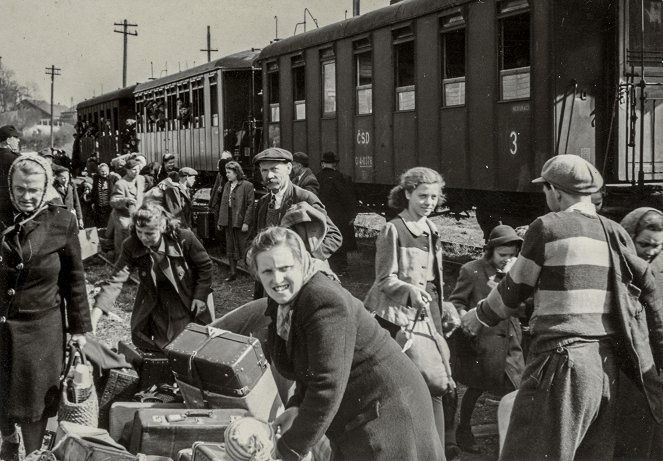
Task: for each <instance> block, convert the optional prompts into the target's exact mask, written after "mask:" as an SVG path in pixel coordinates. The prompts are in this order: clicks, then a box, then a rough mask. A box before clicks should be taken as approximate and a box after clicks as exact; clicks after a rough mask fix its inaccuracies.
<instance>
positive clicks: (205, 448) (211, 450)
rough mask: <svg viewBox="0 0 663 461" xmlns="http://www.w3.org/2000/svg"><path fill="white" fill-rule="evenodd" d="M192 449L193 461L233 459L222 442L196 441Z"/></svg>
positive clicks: (226, 460) (224, 460) (230, 460)
mask: <svg viewBox="0 0 663 461" xmlns="http://www.w3.org/2000/svg"><path fill="white" fill-rule="evenodd" d="M191 451H192V456H191V461H233V460H232V458H231V457H230V456H228V455H227V454H226V450H225V447H224V445H223V444H222V443H209V442H196V443H194V444H193V447H191Z"/></svg>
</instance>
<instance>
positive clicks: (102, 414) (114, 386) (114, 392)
mask: <svg viewBox="0 0 663 461" xmlns="http://www.w3.org/2000/svg"><path fill="white" fill-rule="evenodd" d="M139 381H140V378H139V377H138V373H136V370H134V369H133V368H115V369H112V370H110V372H109V374H108V379H107V380H106V383H105V384H104V386H103V388H102V389H103V391H102V392H100V393H99V427H101V428H104V429H107V428H108V417H109V412H110V407H111V405H112V404H113V402H117V401H130V400H131V399H132V397H133V395H134V394H135V393H136V391H137V390H138V383H139Z"/></svg>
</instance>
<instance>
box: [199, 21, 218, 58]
mask: <svg viewBox="0 0 663 461" xmlns="http://www.w3.org/2000/svg"><path fill="white" fill-rule="evenodd" d="M200 51H206V52H207V62H210V61H212V51H219V50H216V49H213V48H212V38H211V35H210V31H209V26H207V48H205V49H202V50H200Z"/></svg>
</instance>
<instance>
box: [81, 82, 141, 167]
mask: <svg viewBox="0 0 663 461" xmlns="http://www.w3.org/2000/svg"><path fill="white" fill-rule="evenodd" d="M135 88H136V85H131V86H128V87H126V88H122V89H119V90H116V91H111V92H109V93H105V94H102V95H100V96H97V97H95V98H90V99H87V100H85V101H83V102H81V103H79V104H78V106H76V111H77V116H78V121H77V124H76V131H77V133H76V137H77V148H76V149H75V151H76V152H74V154H73V155H74V157H77V158H76V159H77V160H78V161H79V162H81V163H82V165H83V166H84V165H85V161H86V160H87V158H88V157H90V156H91V155H93V154H95V152H98V154H99V158H100V160H101V161H103V162H110V160H111V159H112V158H114V157H115V156H116V155H117V154H118V153H122V135H123V132H124V130H125V129H126V127H127V120H135V118H136V116H135V110H134V96H133V92H134V89H135ZM130 123H131V122H130Z"/></svg>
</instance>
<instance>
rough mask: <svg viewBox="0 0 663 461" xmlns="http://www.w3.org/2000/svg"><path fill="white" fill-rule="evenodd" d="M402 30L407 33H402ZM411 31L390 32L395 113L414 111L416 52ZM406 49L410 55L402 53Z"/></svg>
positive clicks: (398, 30) (397, 30) (408, 29)
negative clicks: (408, 49)
mask: <svg viewBox="0 0 663 461" xmlns="http://www.w3.org/2000/svg"><path fill="white" fill-rule="evenodd" d="M403 30H407V32H405V33H403V32H402V31H403ZM411 30H412V29H411V28H410V27H405V28H399V29H396V30H393V31H392V34H393V41H392V53H393V56H394V61H393V62H394V91H395V94H396V112H411V111H414V110H416V79H417V76H416V70H417V50H416V43H415V37H414V33H411ZM406 47H408V48H411V52H410V53H403V51H404V50H406ZM408 55H411V56H408ZM402 56H405V59H401V57H402ZM408 69H409V71H408Z"/></svg>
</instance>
